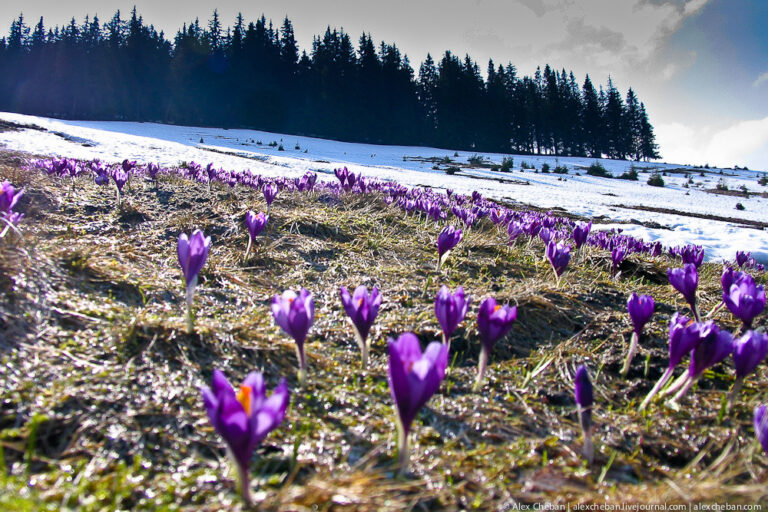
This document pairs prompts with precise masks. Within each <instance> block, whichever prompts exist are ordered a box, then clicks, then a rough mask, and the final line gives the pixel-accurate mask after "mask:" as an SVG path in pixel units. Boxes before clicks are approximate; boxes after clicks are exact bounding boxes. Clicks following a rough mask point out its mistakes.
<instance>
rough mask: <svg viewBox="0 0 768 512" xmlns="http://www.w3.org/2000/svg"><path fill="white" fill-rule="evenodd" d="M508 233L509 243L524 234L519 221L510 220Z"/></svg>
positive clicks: (512, 242)
mask: <svg viewBox="0 0 768 512" xmlns="http://www.w3.org/2000/svg"><path fill="white" fill-rule="evenodd" d="M507 234H508V235H509V245H512V244H514V243H515V240H517V237H519V236H520V235H522V234H523V227H522V226H521V225H520V223H518V222H510V223H509V226H507Z"/></svg>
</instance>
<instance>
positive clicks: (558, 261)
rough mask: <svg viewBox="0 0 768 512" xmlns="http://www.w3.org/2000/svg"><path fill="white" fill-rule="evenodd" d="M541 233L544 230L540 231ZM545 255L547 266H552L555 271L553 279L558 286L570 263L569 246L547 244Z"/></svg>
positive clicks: (553, 243) (560, 243)
mask: <svg viewBox="0 0 768 512" xmlns="http://www.w3.org/2000/svg"><path fill="white" fill-rule="evenodd" d="M545 229H546V228H545ZM542 231H544V230H543V229H542ZM539 236H541V233H539ZM546 255H547V259H548V260H549V264H550V265H552V270H554V271H555V278H556V279H557V282H558V284H560V276H561V275H562V274H563V272H565V267H567V266H568V262H569V261H571V246H570V245H565V243H564V242H557V243H555V242H549V243H548V244H547V250H546Z"/></svg>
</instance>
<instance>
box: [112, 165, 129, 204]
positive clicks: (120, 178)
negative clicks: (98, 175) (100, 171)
mask: <svg viewBox="0 0 768 512" xmlns="http://www.w3.org/2000/svg"><path fill="white" fill-rule="evenodd" d="M129 177H130V175H129V174H128V173H127V172H125V171H124V170H122V169H120V168H117V169H114V170H113V171H112V180H113V181H114V182H115V189H116V190H117V204H118V206H119V205H120V198H121V194H122V192H123V187H124V186H125V184H126V183H128V178H129Z"/></svg>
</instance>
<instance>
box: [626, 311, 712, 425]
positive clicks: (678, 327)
mask: <svg viewBox="0 0 768 512" xmlns="http://www.w3.org/2000/svg"><path fill="white" fill-rule="evenodd" d="M698 342H699V332H698V330H697V328H696V324H695V323H694V322H692V321H691V319H689V318H688V317H685V316H683V315H681V314H679V313H675V314H674V315H672V319H671V320H670V321H669V364H668V365H667V369H666V370H665V371H664V373H663V374H662V376H661V377H660V378H659V380H658V381H657V382H656V384H655V385H654V386H653V389H651V391H650V392H649V393H648V395H647V396H646V397H645V399H644V400H643V403H642V404H640V410H641V411H642V410H643V409H645V408H646V407H647V406H648V404H649V403H650V402H651V399H652V398H653V397H654V396H655V395H656V394H657V393H658V392H659V390H660V389H661V388H662V387H664V385H665V384H666V383H667V381H669V379H670V377H672V372H673V371H674V369H675V367H676V366H677V365H678V364H680V362H681V361H682V360H683V358H684V357H685V356H686V355H688V353H690V351H691V350H693V347H695V346H696V344H697V343H698ZM683 375H685V374H683Z"/></svg>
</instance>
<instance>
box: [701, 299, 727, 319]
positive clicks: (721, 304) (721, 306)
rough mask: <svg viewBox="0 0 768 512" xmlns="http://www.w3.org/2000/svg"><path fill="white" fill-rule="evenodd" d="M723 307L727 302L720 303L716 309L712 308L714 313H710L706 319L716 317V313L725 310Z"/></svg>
mask: <svg viewBox="0 0 768 512" xmlns="http://www.w3.org/2000/svg"><path fill="white" fill-rule="evenodd" d="M723 306H725V302H723V301H720V302H719V303H718V304H717V306H715V307H714V308H712V311H710V312H709V313H707V316H706V318H709V317H711V316H712V315H714V314H715V313H717V312H718V311H720V310H721V309H723Z"/></svg>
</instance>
